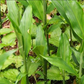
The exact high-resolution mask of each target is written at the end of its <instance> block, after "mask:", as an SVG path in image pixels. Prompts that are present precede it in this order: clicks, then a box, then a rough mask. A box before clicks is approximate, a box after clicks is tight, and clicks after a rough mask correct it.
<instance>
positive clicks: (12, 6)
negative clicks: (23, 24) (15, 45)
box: [7, 0, 20, 33]
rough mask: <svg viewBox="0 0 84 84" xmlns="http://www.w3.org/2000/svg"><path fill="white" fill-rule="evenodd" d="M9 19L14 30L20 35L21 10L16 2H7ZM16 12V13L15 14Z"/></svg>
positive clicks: (8, 0) (9, 0) (13, 0)
mask: <svg viewBox="0 0 84 84" xmlns="http://www.w3.org/2000/svg"><path fill="white" fill-rule="evenodd" d="M7 7H8V18H9V20H10V21H11V23H12V25H13V27H14V29H15V30H16V31H18V32H19V33H20V29H19V10H18V6H17V4H16V1H15V0H12V1H11V0H7ZM14 11H15V12H14Z"/></svg>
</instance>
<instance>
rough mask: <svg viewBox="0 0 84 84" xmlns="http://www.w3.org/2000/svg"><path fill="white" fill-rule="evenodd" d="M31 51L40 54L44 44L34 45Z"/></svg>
mask: <svg viewBox="0 0 84 84" xmlns="http://www.w3.org/2000/svg"><path fill="white" fill-rule="evenodd" d="M33 51H34V52H35V53H36V55H37V56H39V55H40V54H41V55H42V54H43V52H44V46H36V47H35V48H34V49H33Z"/></svg>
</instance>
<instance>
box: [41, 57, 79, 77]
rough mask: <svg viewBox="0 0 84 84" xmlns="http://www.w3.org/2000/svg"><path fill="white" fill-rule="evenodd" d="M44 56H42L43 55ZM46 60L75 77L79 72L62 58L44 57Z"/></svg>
mask: <svg viewBox="0 0 84 84" xmlns="http://www.w3.org/2000/svg"><path fill="white" fill-rule="evenodd" d="M41 56H42V55H41ZM42 57H43V58H44V59H46V60H47V61H48V62H49V63H51V64H52V65H54V66H57V67H59V68H61V69H63V70H65V71H67V72H69V73H72V74H74V75H76V76H77V77H78V75H77V72H76V71H75V70H74V69H73V68H72V67H71V66H69V65H68V64H67V63H66V62H65V61H64V60H63V59H62V58H58V57H56V56H53V57H49V56H42Z"/></svg>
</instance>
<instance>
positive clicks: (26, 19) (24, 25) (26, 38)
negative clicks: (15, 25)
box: [20, 6, 32, 56]
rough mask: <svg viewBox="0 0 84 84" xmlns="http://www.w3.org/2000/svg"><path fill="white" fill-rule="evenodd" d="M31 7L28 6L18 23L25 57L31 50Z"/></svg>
mask: <svg viewBox="0 0 84 84" xmlns="http://www.w3.org/2000/svg"><path fill="white" fill-rule="evenodd" d="M31 27H32V7H31V6H28V7H27V8H26V10H25V12H24V14H23V17H22V19H21V22H20V31H21V34H22V36H23V44H24V46H23V48H24V50H25V54H26V56H27V55H28V52H29V50H30V48H31Z"/></svg>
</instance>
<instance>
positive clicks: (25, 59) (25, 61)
mask: <svg viewBox="0 0 84 84" xmlns="http://www.w3.org/2000/svg"><path fill="white" fill-rule="evenodd" d="M27 60H28V56H25V53H24V66H25V73H26V84H29V78H28V67H27Z"/></svg>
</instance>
